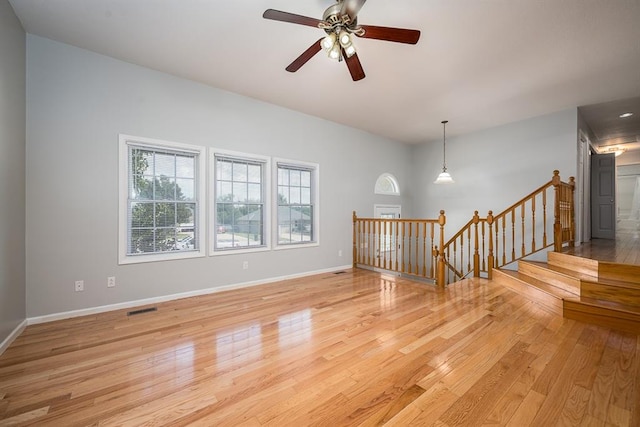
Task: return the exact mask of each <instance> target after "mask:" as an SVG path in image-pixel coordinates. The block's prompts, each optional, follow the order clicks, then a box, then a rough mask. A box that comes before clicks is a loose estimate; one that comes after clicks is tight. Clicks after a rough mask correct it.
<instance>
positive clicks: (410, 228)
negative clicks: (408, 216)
mask: <svg viewBox="0 0 640 427" xmlns="http://www.w3.org/2000/svg"><path fill="white" fill-rule="evenodd" d="M412 225H413V223H411V222H410V223H409V244H408V245H407V246H409V265H408V267H409V274H411V273H413V271H412V270H411V238H412V237H413V235H412V231H413V227H412Z"/></svg>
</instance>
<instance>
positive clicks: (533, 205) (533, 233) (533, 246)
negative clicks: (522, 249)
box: [531, 196, 536, 252]
mask: <svg viewBox="0 0 640 427" xmlns="http://www.w3.org/2000/svg"><path fill="white" fill-rule="evenodd" d="M531 239H532V240H531V252H535V251H536V197H535V196H533V197H532V198H531Z"/></svg>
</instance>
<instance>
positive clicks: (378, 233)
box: [376, 220, 384, 268]
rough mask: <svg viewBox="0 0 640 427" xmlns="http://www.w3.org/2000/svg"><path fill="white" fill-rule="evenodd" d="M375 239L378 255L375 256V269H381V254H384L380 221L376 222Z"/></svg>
mask: <svg viewBox="0 0 640 427" xmlns="http://www.w3.org/2000/svg"><path fill="white" fill-rule="evenodd" d="M376 237H377V241H378V253H377V254H376V255H377V256H376V267H378V268H381V267H382V266H381V264H382V253H381V252H384V248H383V247H382V221H381V220H376Z"/></svg>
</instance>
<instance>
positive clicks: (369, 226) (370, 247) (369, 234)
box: [367, 220, 375, 267]
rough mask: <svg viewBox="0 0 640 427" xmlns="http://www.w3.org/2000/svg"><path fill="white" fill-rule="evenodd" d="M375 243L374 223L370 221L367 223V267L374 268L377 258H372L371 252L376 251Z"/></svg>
mask: <svg viewBox="0 0 640 427" xmlns="http://www.w3.org/2000/svg"><path fill="white" fill-rule="evenodd" d="M373 242H374V240H373V222H372V220H369V221H367V265H368V266H370V267H372V266H373V263H374V262H375V258H374V257H372V256H371V255H372V253H371V251H375V244H373ZM374 255H375V253H374Z"/></svg>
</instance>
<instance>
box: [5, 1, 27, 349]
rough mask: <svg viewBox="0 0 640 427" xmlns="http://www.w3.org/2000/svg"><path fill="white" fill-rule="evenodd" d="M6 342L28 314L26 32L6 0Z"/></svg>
mask: <svg viewBox="0 0 640 427" xmlns="http://www.w3.org/2000/svg"><path fill="white" fill-rule="evenodd" d="M0 218H2V221H0V343H1V342H2V341H4V340H5V339H6V338H7V337H8V336H9V335H10V334H11V332H12V331H13V330H14V329H15V328H16V326H18V325H19V324H20V323H21V322H22V321H23V320H24V319H25V243H24V239H25V33H24V30H23V29H22V25H20V21H18V18H16V16H15V14H14V13H13V9H12V8H11V6H10V5H9V2H7V1H6V0H0Z"/></svg>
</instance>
